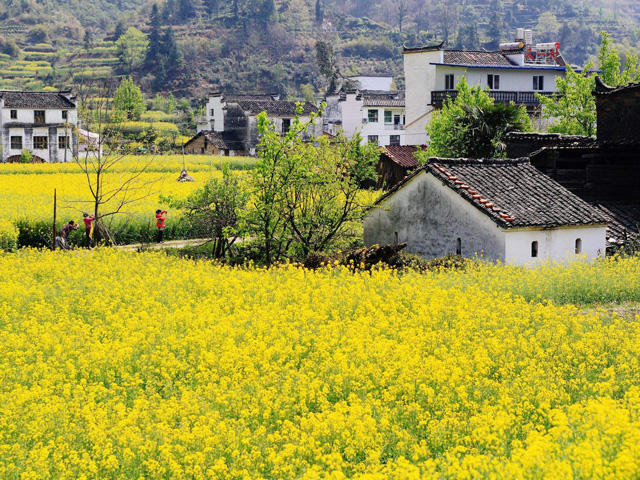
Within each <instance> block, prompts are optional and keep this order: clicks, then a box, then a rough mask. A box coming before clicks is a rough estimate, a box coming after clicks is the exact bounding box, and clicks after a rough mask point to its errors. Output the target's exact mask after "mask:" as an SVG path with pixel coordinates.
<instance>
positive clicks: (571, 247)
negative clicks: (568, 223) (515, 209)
mask: <svg viewBox="0 0 640 480" xmlns="http://www.w3.org/2000/svg"><path fill="white" fill-rule="evenodd" d="M606 234H607V227H606V226H588V227H566V228H554V229H544V230H542V229H538V230H535V229H518V230H510V231H507V234H506V236H507V238H506V254H505V259H506V262H507V263H511V264H514V265H535V264H538V263H541V262H548V261H550V260H555V261H558V262H563V261H566V260H571V259H572V258H573V259H575V258H576V255H575V248H576V240H577V239H578V238H579V239H581V240H582V254H581V255H578V257H584V258H586V259H588V260H593V259H596V258H598V257H599V256H604V255H605V249H606V243H607V242H606ZM533 242H538V257H537V258H533V257H532V256H531V244H532V243H533Z"/></svg>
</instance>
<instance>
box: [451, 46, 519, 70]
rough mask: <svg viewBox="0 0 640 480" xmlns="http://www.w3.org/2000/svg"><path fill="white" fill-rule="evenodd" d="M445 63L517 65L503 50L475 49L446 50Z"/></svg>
mask: <svg viewBox="0 0 640 480" xmlns="http://www.w3.org/2000/svg"><path fill="white" fill-rule="evenodd" d="M443 57H444V58H443V63H447V64H455V65H488V66H492V67H493V66H496V67H499V66H502V67H511V66H514V65H516V64H515V63H514V62H512V61H510V60H509V59H508V58H507V57H505V56H504V55H503V54H502V52H481V51H473V50H445V51H444V52H443Z"/></svg>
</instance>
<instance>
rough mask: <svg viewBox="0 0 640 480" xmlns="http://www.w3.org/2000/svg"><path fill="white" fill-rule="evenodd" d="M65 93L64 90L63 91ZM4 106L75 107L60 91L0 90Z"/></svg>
mask: <svg viewBox="0 0 640 480" xmlns="http://www.w3.org/2000/svg"><path fill="white" fill-rule="evenodd" d="M65 93H66V92H65ZM0 98H2V99H3V100H4V106H5V108H76V104H75V103H73V102H72V101H70V100H69V99H67V98H66V97H65V96H64V95H63V94H62V92H11V91H2V92H0Z"/></svg>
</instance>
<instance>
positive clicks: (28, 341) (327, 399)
mask: <svg viewBox="0 0 640 480" xmlns="http://www.w3.org/2000/svg"><path fill="white" fill-rule="evenodd" d="M0 272H2V275H0V304H1V305H2V308H0V478H2V479H11V480H13V479H15V480H18V479H20V480H35V479H159V478H171V479H294V478H301V479H344V478H359V479H369V480H373V479H386V478H390V479H398V480H400V479H419V478H433V479H441V478H460V479H473V478H478V479H481V478H482V479H484V478H495V479H503V478H504V479H530V478H540V479H543V478H544V479H554V478H557V479H566V478H584V479H586V478H618V479H619V478H638V477H639V476H640V322H639V321H640V318H639V317H638V316H636V317H635V318H633V316H632V315H630V314H627V315H622V316H618V315H616V314H615V313H610V312H608V311H606V310H604V309H602V308H601V307H597V308H596V307H587V306H585V305H580V306H574V305H571V304H570V303H567V302H563V301H560V300H558V301H555V302H552V301H550V300H549V299H548V298H546V297H545V293H546V292H548V291H549V290H546V289H545V288H546V287H545V285H548V284H555V285H562V286H563V288H565V289H566V290H567V291H568V296H567V298H571V295H570V292H569V291H571V290H572V291H574V292H576V293H574V296H575V297H576V298H578V297H579V298H582V300H583V303H585V304H587V303H591V302H596V303H598V304H599V303H600V302H606V301H607V300H608V299H614V300H616V301H617V300H624V301H629V302H638V301H640V260H639V259H637V258H635V259H634V258H630V259H610V260H603V261H601V262H599V263H595V264H588V265H584V264H575V265H570V266H554V265H550V266H547V267H541V269H540V270H536V271H528V270H523V269H518V268H513V267H504V266H484V265H481V266H478V267H472V268H471V269H470V270H468V271H466V272H454V273H447V272H436V273H428V274H418V273H413V272H406V273H402V274H398V273H394V272H392V271H384V270H383V271H374V272H371V273H361V272H356V273H353V272H352V271H350V270H349V269H347V268H341V267H336V268H328V269H325V270H321V271H317V272H310V271H305V270H302V269H298V268H295V267H293V266H283V267H279V268H274V269H271V270H262V269H253V268H245V269H231V268H227V267H220V266H216V265H212V264H210V263H204V262H202V263H195V262H190V261H187V260H182V259H177V258H172V257H167V256H165V255H163V254H161V253H145V254H133V253H126V252H121V251H114V250H97V251H93V252H84V251H76V252H71V253H68V252H55V253H54V252H36V251H29V250H24V251H21V252H19V253H17V254H4V255H0ZM593 278H597V279H598V282H599V285H600V286H599V289H597V290H593V291H592V292H591V293H590V294H588V293H587V294H585V293H584V292H585V291H587V290H589V288H590V287H589V285H590V284H591V283H593V280H592V279H593ZM569 279H572V280H569ZM523 284H527V287H526V289H524V290H523V289H522V288H523V287H522V285H523ZM536 289H538V290H539V292H540V294H539V296H538V294H533V292H535V290H536ZM585 289H586V290H585ZM579 292H583V293H579ZM529 297H533V298H529Z"/></svg>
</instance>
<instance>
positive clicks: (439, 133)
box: [418, 77, 531, 161]
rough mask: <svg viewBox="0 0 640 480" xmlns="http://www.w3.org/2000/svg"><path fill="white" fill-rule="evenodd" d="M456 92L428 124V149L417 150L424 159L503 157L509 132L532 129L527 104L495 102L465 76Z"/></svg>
mask: <svg viewBox="0 0 640 480" xmlns="http://www.w3.org/2000/svg"><path fill="white" fill-rule="evenodd" d="M457 91H458V94H457V97H456V99H455V100H454V101H451V100H447V101H445V104H444V105H443V107H442V109H441V110H438V111H436V112H434V114H433V117H432V119H431V121H430V122H429V124H428V125H427V127H426V128H427V133H428V134H429V137H430V144H429V147H428V149H427V151H426V152H422V153H418V155H419V156H420V157H421V159H422V160H423V161H424V160H426V159H427V158H429V157H451V158H456V157H467V158H499V157H503V156H504V155H505V146H504V137H505V135H506V134H507V133H508V132H511V131H530V130H531V120H530V118H529V116H528V115H527V112H526V109H525V108H524V107H517V106H515V105H511V104H508V105H504V104H497V105H496V104H494V100H493V98H491V97H490V96H489V94H488V93H487V92H486V91H485V90H482V89H481V88H480V87H479V86H473V87H469V85H468V84H467V81H466V79H465V78H464V77H463V79H462V81H461V82H460V83H459V84H458V86H457Z"/></svg>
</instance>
